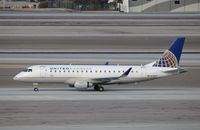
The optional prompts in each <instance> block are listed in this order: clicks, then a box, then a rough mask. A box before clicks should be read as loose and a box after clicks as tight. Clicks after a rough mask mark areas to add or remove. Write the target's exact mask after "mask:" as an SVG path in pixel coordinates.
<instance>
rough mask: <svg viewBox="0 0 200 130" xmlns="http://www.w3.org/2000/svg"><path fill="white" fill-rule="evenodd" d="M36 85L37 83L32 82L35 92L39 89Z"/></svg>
mask: <svg viewBox="0 0 200 130" xmlns="http://www.w3.org/2000/svg"><path fill="white" fill-rule="evenodd" d="M37 86H38V83H33V88H34V89H33V90H34V91H35V92H37V91H39V89H38V88H37Z"/></svg>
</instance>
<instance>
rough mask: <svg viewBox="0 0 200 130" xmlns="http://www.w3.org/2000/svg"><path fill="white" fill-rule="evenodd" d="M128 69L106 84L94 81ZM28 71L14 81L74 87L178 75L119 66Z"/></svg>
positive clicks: (51, 67) (38, 67)
mask: <svg viewBox="0 0 200 130" xmlns="http://www.w3.org/2000/svg"><path fill="white" fill-rule="evenodd" d="M129 68H132V69H131V71H130V73H129V74H128V75H127V76H126V77H123V78H115V79H113V80H110V81H108V82H101V81H98V80H94V79H104V78H112V77H120V76H121V75H122V74H123V73H125V72H126V71H127V70H128V69H129ZM27 69H28V70H30V71H26V72H23V71H22V72H20V73H19V74H17V75H16V76H15V77H14V80H18V81H24V82H33V83H52V82H55V83H65V84H69V85H74V83H75V82H77V81H87V82H92V83H95V82H96V83H98V84H102V85H105V84H124V83H134V82H141V81H146V80H152V79H156V78H161V77H166V76H170V75H174V74H178V71H177V72H176V71H175V72H173V73H166V71H173V70H177V68H166V67H147V66H121V65H35V66H31V67H29V68H27Z"/></svg>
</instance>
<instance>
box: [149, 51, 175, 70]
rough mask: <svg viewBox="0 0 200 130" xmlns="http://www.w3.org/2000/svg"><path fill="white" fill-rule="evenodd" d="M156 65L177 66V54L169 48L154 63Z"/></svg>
mask: <svg viewBox="0 0 200 130" xmlns="http://www.w3.org/2000/svg"><path fill="white" fill-rule="evenodd" d="M153 66H154V67H171V68H176V67H177V66H178V62H177V59H176V56H175V55H174V54H173V53H172V52H171V51H169V50H166V51H165V52H164V54H163V56H162V57H161V58H160V59H159V60H157V61H156V62H155V64H153Z"/></svg>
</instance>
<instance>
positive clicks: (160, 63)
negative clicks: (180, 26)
mask: <svg viewBox="0 0 200 130" xmlns="http://www.w3.org/2000/svg"><path fill="white" fill-rule="evenodd" d="M184 41H185V37H178V38H177V39H176V40H175V41H174V42H173V43H172V44H171V46H170V48H169V49H168V50H166V51H165V52H164V54H163V55H162V57H161V58H160V59H159V60H157V61H156V62H155V63H154V64H153V66H154V67H171V68H177V67H178V65H179V61H180V58H181V53H182V49H183V45H184Z"/></svg>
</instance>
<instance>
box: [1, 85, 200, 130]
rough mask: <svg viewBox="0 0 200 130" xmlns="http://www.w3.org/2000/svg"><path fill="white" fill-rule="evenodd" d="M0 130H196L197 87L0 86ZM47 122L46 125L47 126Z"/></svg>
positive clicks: (199, 104) (197, 111)
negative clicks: (78, 88)
mask: <svg viewBox="0 0 200 130" xmlns="http://www.w3.org/2000/svg"><path fill="white" fill-rule="evenodd" d="M0 90H1V91H0V103H1V107H0V112H1V113H0V114H1V117H0V126H1V129H3V130H4V129H23V128H28V127H30V129H33V130H35V129H41V128H42V129H43V128H45V129H48V130H51V129H53V128H58V129H64V128H67V129H94V128H95V129H102V128H106V129H136V130H141V129H142V130H143V129H144V130H147V129H148V130H151V129H152V130H153V129H154V128H161V130H167V129H177V130H178V129H180V128H181V130H187V129H188V127H190V128H192V129H194V130H197V129H198V128H199V126H200V125H199V121H200V111H199V109H200V108H199V106H200V102H199V100H200V97H199V94H200V93H199V92H200V90H199V88H192V87H191V88H180V87H178V88H176V87H174V88H167V87H166V88H162V89H161V88H148V87H146V88H130V87H128V88H110V89H107V90H106V91H105V92H103V93H101V92H93V91H75V90H73V89H67V88H49V89H48V88H46V89H41V90H40V91H39V92H34V91H33V90H32V89H27V88H11V89H8V88H5V89H3V88H1V89H0ZM50 126H52V127H50Z"/></svg>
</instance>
